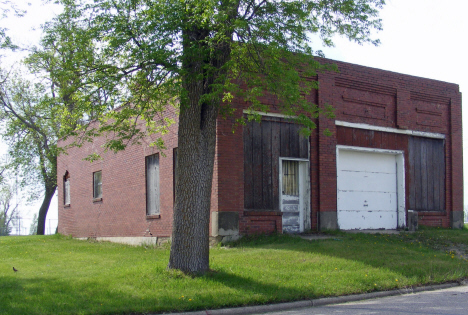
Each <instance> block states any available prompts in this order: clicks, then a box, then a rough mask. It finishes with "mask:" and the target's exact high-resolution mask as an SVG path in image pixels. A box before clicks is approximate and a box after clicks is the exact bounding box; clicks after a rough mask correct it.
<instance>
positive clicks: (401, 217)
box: [336, 145, 406, 229]
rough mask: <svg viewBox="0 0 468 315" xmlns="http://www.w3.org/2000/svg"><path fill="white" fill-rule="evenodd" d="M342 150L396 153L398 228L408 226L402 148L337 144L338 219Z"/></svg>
mask: <svg viewBox="0 0 468 315" xmlns="http://www.w3.org/2000/svg"><path fill="white" fill-rule="evenodd" d="M340 151H357V152H367V153H375V154H387V155H394V156H395V161H396V177H397V178H396V184H397V189H396V191H397V228H398V229H402V228H405V227H406V193H405V189H406V188H405V156H404V153H405V152H404V151H402V150H387V149H374V148H364V147H355V146H347V145H337V146H336V176H337V177H336V212H337V220H338V191H339V186H338V176H339V173H338V165H339V163H340V162H339V161H340Z"/></svg>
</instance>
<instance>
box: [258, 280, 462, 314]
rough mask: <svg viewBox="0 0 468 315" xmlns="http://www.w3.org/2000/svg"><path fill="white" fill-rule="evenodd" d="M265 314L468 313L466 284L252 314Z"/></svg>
mask: <svg viewBox="0 0 468 315" xmlns="http://www.w3.org/2000/svg"><path fill="white" fill-rule="evenodd" d="M256 314H268V315H278V314H284V315H306V314H314V315H329V314H346V315H368V314H379V315H393V314H395V315H400V314H414V315H418V314H427V315H432V314H446V315H462V314H463V315H466V314H468V286H456V287H452V288H448V289H443V290H436V291H426V292H419V293H413V294H405V295H398V296H390V297H384V298H378V299H372V300H365V301H359V302H349V303H342V304H334V305H326V306H318V307H307V308H301V309H296V310H288V311H285V310H283V311H274V312H268V313H256Z"/></svg>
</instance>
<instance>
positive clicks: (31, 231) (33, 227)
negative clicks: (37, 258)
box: [29, 213, 37, 235]
mask: <svg viewBox="0 0 468 315" xmlns="http://www.w3.org/2000/svg"><path fill="white" fill-rule="evenodd" d="M36 234H37V213H34V217H33V220H32V222H31V226H30V227H29V235H36Z"/></svg>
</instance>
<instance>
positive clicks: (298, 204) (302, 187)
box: [280, 159, 310, 233]
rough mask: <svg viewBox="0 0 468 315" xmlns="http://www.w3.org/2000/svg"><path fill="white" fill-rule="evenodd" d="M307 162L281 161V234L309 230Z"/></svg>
mask: <svg viewBox="0 0 468 315" xmlns="http://www.w3.org/2000/svg"><path fill="white" fill-rule="evenodd" d="M308 165H309V164H308V162H307V161H298V160H286V159H282V160H281V176H280V188H281V194H280V196H281V200H280V202H281V211H282V212H283V217H282V225H283V233H300V232H304V229H310V206H309V204H310V202H309V199H310V198H309V195H310V189H309V172H308Z"/></svg>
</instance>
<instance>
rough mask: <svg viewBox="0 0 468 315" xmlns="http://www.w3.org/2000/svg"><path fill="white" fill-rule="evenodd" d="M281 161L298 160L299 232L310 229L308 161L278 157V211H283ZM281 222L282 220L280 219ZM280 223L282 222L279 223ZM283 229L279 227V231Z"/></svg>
mask: <svg viewBox="0 0 468 315" xmlns="http://www.w3.org/2000/svg"><path fill="white" fill-rule="evenodd" d="M283 161H298V162H299V209H300V210H299V232H300V233H302V232H304V231H305V230H310V229H311V222H310V166H309V163H310V161H309V160H308V159H301V158H289V157H280V158H279V172H278V175H279V176H278V177H279V187H278V188H279V205H280V211H281V213H283V203H282V197H283ZM281 222H282V221H281ZM281 225H282V224H281ZM282 230H283V229H282V228H281V232H283V231H282Z"/></svg>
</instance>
